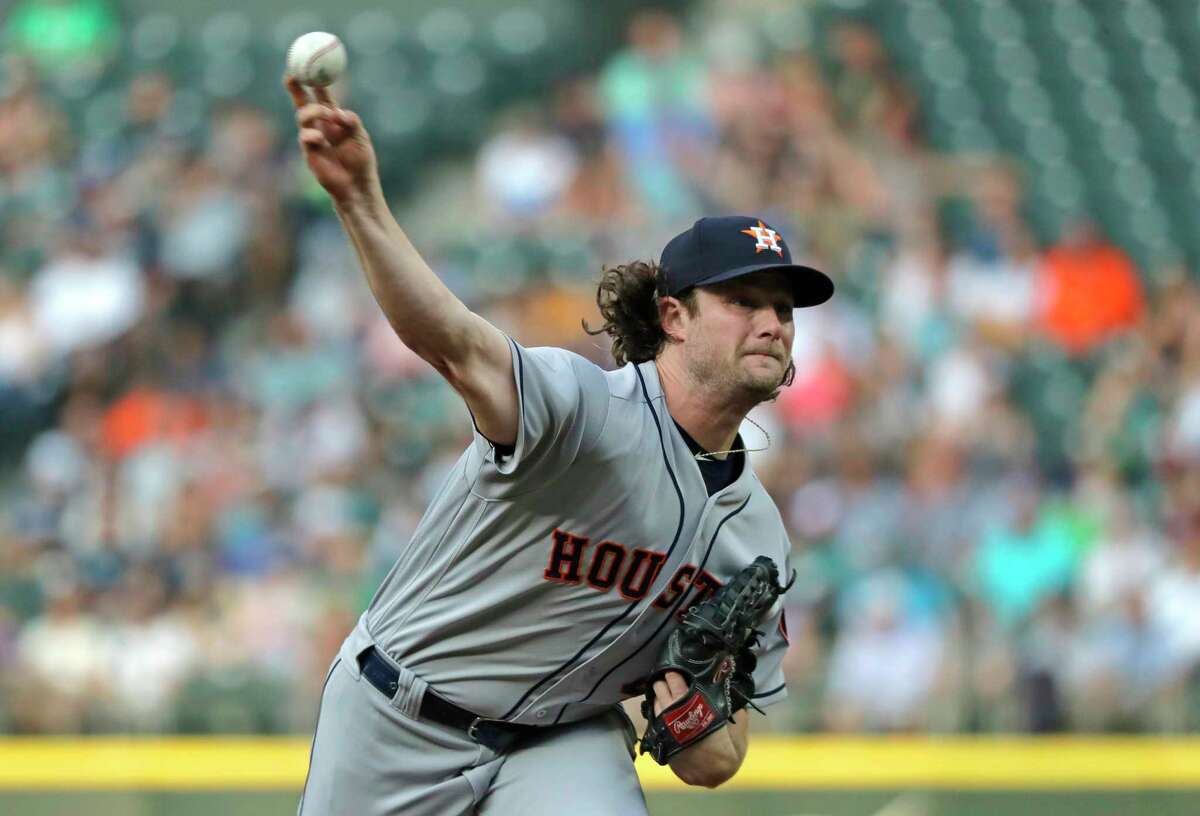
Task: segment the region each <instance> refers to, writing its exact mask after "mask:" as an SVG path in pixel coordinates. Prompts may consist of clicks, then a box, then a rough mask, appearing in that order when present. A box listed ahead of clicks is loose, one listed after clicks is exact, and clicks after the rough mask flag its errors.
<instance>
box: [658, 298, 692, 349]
mask: <svg viewBox="0 0 1200 816" xmlns="http://www.w3.org/2000/svg"><path fill="white" fill-rule="evenodd" d="M658 321H659V323H660V324H661V325H662V330H663V333H664V334H665V335H666V336H667V340H668V341H669V342H672V343H682V342H683V341H684V339H686V337H687V310H686V309H685V308H684V307H683V304H682V303H680V302H679V300H678V299H676V298H673V297H671V296H670V295H667V296H666V297H661V298H659V299H658Z"/></svg>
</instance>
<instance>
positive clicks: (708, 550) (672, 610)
mask: <svg viewBox="0 0 1200 816" xmlns="http://www.w3.org/2000/svg"><path fill="white" fill-rule="evenodd" d="M749 503H750V497H749V496H747V497H746V500H745V501H743V502H742V503H741V504H739V505H738V506H737V507H736V508H735V509H734V510H732V511H730V513H729V515H727V516H726V517H725V518H723V519H721V521H720V523H718V524H717V529H716V530H714V531H713V534H712V538H710V539H709V540H708V547H707V548H706V549H705V550H704V558H703V559H702V560H701V561H700V566H699V567H698V568H697V569H696V574H697V575H699V574H700V573H702V572H704V567H705V566H706V565H707V564H708V557H709V555H711V554H712V549H713V544H715V543H716V541H717V536H718V535H719V534H720V533H721V528H722V527H724V526H725V522H727V521H729V520H730V519H731V518H733V517H734V516H736V515H737V514H738V513H740V512H742V510H744V509H746V505H747V504H749ZM690 594H691V593H690V592H681V593H679V597H678V598H676V599H675V603H674V604H673V605H672V606H671V608H670V609H669V610H667V612H666V614H664V615H663V619H662V623H660V624H659V625H658V626H656V627H654V632H653V633H651V635H650V637H648V638H647V639H646V640H645V641H643V643H642V645H641V646H638V647H637V648H636V649H634V650H633V651H632V652H630V653H629V655H628V656H627V657H626V658H625V659H624V660H622V661H621V662H620V663H618V664H617V665H615V666H613V667H612V668H611V669H609V670H608V671H606V672H605V673H604V676H603V677H601V678H600V679H599V680H597V681H596V684H595V685H594V686H592V690H591V691H589V692H588V693H587V696H585V697H584V698H583V699H582V700H576V701H575V702H574V703H566V704H564V705H563V707H562V708H561V709H559V711H558V716H557V717H555V718H554V723H555V724H556V725H557V724H558V721H559V720H561V719H562V716H563V714H564V713H565V712H566V710H567V706H568V705H576V704H578V703H583V702H587V699H588V697H591V696H592V695H593V694H595V693H596V689H598V688H600V684H601V683H603V682H604V681H605V680H607V679H608V676H609V675H610V674H612V673H613V672H615V671H616V670H617V669H619V668H621V667H622V666H624V665H625V664H626V663H628V662H629V661H630V660H632V659H633V658H634V657H636V656H637V654H638V653H639V652H640V651H642V649H645V648H646V647H647V646H648V645H650V644H651V643H652V642H653V641H654V639H655V638H656V637H658V633H659V632H661V631H662V629H663V627H664V626H666V625H667V624H668V623H670V621H671V619H672V618H674V617H675V613H676V612H677V611H679V607H680V605H681V604H682V603H683V601H684V599H686V598H687V597H688V595H690ZM647 597H649V596H648V595H647Z"/></svg>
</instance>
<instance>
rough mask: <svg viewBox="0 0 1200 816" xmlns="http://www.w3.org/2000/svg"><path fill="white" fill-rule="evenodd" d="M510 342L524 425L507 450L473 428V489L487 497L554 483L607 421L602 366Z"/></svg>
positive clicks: (571, 355) (552, 350)
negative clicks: (474, 477)
mask: <svg viewBox="0 0 1200 816" xmlns="http://www.w3.org/2000/svg"><path fill="white" fill-rule="evenodd" d="M508 342H509V344H510V346H511V347H512V358H513V379H514V381H515V382H516V384H517V400H518V406H519V409H518V410H519V416H520V420H519V424H518V426H517V440H516V443H515V444H514V445H512V446H511V447H508V448H503V447H501V448H498V446H496V445H494V444H493V443H492V442H491V441H490V440H488V439H487V437H485V436H483V434H481V433H479V430H478V428H476V429H475V437H474V441H473V443H472V446H471V458H472V460H473V461H472V465H473V470H474V472H475V474H476V480H475V485H474V488H473V489H474V490H475V492H476V493H478V494H480V495H482V496H484V497H485V498H497V499H498V498H504V497H506V496H509V495H512V494H514V493H519V492H523V491H525V490H532V489H536V488H537V487H540V486H542V485H544V484H546V483H548V482H550V481H552V480H553V479H554V478H555V477H557V476H558V475H560V474H562V472H563V471H565V470H566V469H567V468H568V467H570V466H571V464H572V463H573V462H575V461H576V460H577V459H578V458H579V457H580V456H582V455H583V454H584V453H586V451H588V450H589V449H590V448H591V446H592V445H593V444H594V443H595V442H596V440H597V439H598V438H599V435H600V431H601V430H602V429H603V426H604V421H605V419H606V418H607V416H608V404H609V399H608V396H609V394H608V381H607V379H606V378H605V376H604V371H603V369H601V368H600V367H599V366H597V365H595V364H594V363H592V362H591V361H589V360H587V359H585V358H583V357H581V356H579V355H578V354H575V353H573V352H570V351H567V350H565V349H559V348H529V349H527V348H525V347H523V346H521V345H520V344H519V343H517V342H515V341H513V340H512V339H511V338H510V339H509V341H508Z"/></svg>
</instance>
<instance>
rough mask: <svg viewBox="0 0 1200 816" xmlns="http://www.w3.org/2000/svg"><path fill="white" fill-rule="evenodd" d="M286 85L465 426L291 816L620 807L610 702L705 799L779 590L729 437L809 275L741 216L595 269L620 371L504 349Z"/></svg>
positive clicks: (741, 741) (768, 699)
mask: <svg viewBox="0 0 1200 816" xmlns="http://www.w3.org/2000/svg"><path fill="white" fill-rule="evenodd" d="M287 89H288V92H289V93H290V95H291V97H292V100H293V102H294V103H295V107H296V121H297V124H298V127H299V141H300V145H301V148H302V150H303V152H304V156H305V159H306V161H307V163H308V167H309V169H310V170H311V171H312V173H313V175H314V176H315V177H316V179H317V181H319V182H320V184H321V185H322V186H323V187H324V188H325V190H326V191H328V193H329V195H330V196H331V198H332V200H333V203H334V205H335V208H336V211H337V214H338V217H339V218H340V219H341V222H342V225H343V227H344V228H345V230H346V233H347V234H348V235H349V237H350V240H351V241H352V243H353V245H354V247H355V250H356V251H357V254H358V257H359V260H360V262H361V264H362V267H363V269H364V270H365V272H366V276H367V280H368V281H369V283H370V286H371V289H372V291H373V292H374V294H375V297H376V299H377V300H378V302H379V305H380V307H381V308H382V309H383V312H384V313H385V314H386V315H387V318H388V320H389V321H390V323H391V325H392V327H393V328H394V329H395V331H396V334H397V335H399V337H400V339H401V340H402V341H403V342H404V343H405V344H407V345H408V346H409V347H410V348H411V349H412V350H413V351H415V352H416V353H417V354H419V355H420V356H421V357H423V358H424V359H425V360H427V361H428V362H429V363H430V364H431V365H433V366H434V368H436V369H437V371H438V372H439V373H440V374H441V375H442V376H443V377H445V379H446V381H447V382H448V383H449V384H450V385H451V386H452V387H453V388H454V389H455V391H457V392H458V394H460V395H461V396H462V399H463V400H464V401H465V403H466V405H467V407H468V408H469V409H470V412H471V416H472V417H473V419H474V425H475V428H474V440H473V442H472V444H470V445H469V446H468V447H467V449H466V450H465V451H463V453H462V456H461V457H460V458H459V460H458V462H457V464H456V465H455V466H454V468H453V469H452V471H451V472H450V474H449V475H448V477H447V478H446V480H445V482H444V484H443V485H442V486H441V488H440V490H439V492H438V493H437V495H436V497H435V498H434V500H433V501H432V503H431V504H430V505H429V508H428V509H427V511H426V513H425V515H424V517H423V518H422V520H421V522H420V525H419V526H418V528H417V530H416V532H415V534H414V535H413V538H412V541H411V542H410V543H409V545H408V546H407V548H406V549H405V551H404V553H403V555H401V556H400V558H399V559H398V560H397V562H396V564H395V566H394V567H393V568H392V570H391V572H390V573H389V574H388V576H387V578H386V579H385V580H384V581H383V584H382V585H381V586H380V588H379V590H378V592H377V594H376V595H375V597H374V599H373V600H372V601H371V604H370V606H369V607H368V609H367V610H366V612H364V613H363V615H362V617H361V619H360V620H359V622H358V624H357V626H356V627H355V629H354V630H353V631H352V632H351V633H350V635H349V636H348V637H347V639H346V641H345V643H344V644H343V646H342V648H341V651H340V653H339V654H338V656H337V658H336V659H335V660H334V662H333V665H332V666H331V667H330V670H329V675H328V677H327V679H326V681H325V688H324V691H323V693H322V698H321V707H320V711H319V715H318V721H317V727H316V733H315V735H314V738H313V745H312V755H311V758H310V764H309V772H308V777H307V780H306V782H305V787H304V793H303V796H302V798H301V801H300V807H299V813H300V814H301V816H327V815H329V814H338V816H342V815H343V814H353V815H354V816H384V815H385V814H387V815H388V816H392V814H406V815H407V816H413V815H414V814H415V815H416V816H423V815H425V814H428V815H429V816H453V814H474V813H479V814H488V815H489V816H490V815H491V814H521V815H522V816H527V815H528V814H550V813H561V812H563V811H564V810H566V809H569V810H570V812H571V813H572V814H574V816H588V815H590V814H595V815H596V816H600V814H605V815H606V816H607V815H609V814H639V813H642V814H644V813H646V805H645V800H644V797H643V795H642V791H641V787H640V785H639V784H638V779H637V775H636V773H635V771H634V764H633V758H634V757H635V755H636V747H635V746H636V743H637V738H636V734H635V733H634V729H633V726H632V724H631V722H630V720H629V718H628V717H627V716H626V715H625V713H624V711H623V709H622V707H621V703H622V701H624V700H627V699H631V698H642V702H641V711H642V713H643V714H644V716H645V719H646V720H647V724H646V726H645V731H644V733H643V734H642V736H641V740H640V749H641V751H643V752H645V753H649V754H650V755H651V756H652V757H653V758H654V759H655V760H656V761H658V762H660V763H662V764H667V765H669V766H670V767H671V769H672V770H673V771H674V773H675V774H676V775H677V776H678V777H679V778H680V779H682V780H683V781H684V782H686V783H688V784H691V785H701V786H706V787H715V786H717V785H720V784H721V783H723V782H724V781H726V780H728V779H729V778H730V777H732V776H733V775H734V773H736V772H737V770H738V767H739V766H740V765H741V762H742V759H743V757H744V756H745V754H746V746H747V741H748V739H749V731H750V710H751V709H761V708H762V707H764V706H767V705H771V704H773V703H776V702H778V701H780V700H782V699H783V698H784V696H785V694H786V691H785V688H784V681H783V674H782V671H781V668H780V665H781V661H782V658H783V653H784V650H785V648H786V632H785V629H784V626H783V621H782V608H781V607H782V602H781V601H780V595H781V593H782V592H783V590H784V589H785V588H786V582H787V576H788V575H789V574H790V568H789V563H788V562H789V551H790V545H789V542H788V539H787V535H786V533H785V531H784V527H783V524H782V521H781V519H780V516H779V512H778V510H777V509H776V508H775V506H774V504H773V503H772V502H771V500H770V498H769V497H768V496H767V493H766V491H765V490H764V489H763V486H762V484H761V483H760V482H759V481H758V479H757V478H756V477H755V475H754V471H753V469H752V468H751V466H750V463H749V461H748V460H747V458H746V456H745V449H744V447H743V445H742V442H741V440H740V438H739V436H738V428H739V426H740V424H741V422H742V420H743V418H744V417H745V416H746V413H747V412H748V411H749V410H750V409H751V408H753V407H754V406H755V405H757V404H758V403H760V402H762V401H764V400H769V399H771V398H772V397H773V396H774V395H775V394H776V393H777V392H778V391H779V388H780V387H781V386H782V385H783V384H784V383H786V382H787V381H788V379H789V377H790V375H791V372H792V366H791V346H792V340H793V335H794V326H793V322H792V321H793V312H794V309H795V308H796V307H803V306H814V305H817V304H819V303H822V302H824V301H826V300H828V299H829V298H830V297H831V295H832V294H833V284H832V282H831V281H830V279H829V278H828V277H826V276H825V275H824V274H822V273H821V272H818V271H817V270H815V269H811V268H809V267H806V266H800V265H797V264H794V263H792V259H791V254H790V252H789V250H788V247H787V244H786V243H785V242H784V240H783V238H782V236H780V234H779V233H778V232H777V231H775V230H774V229H772V228H771V227H770V226H768V225H767V224H765V223H763V222H762V221H761V220H759V219H757V218H747V217H741V216H729V217H720V218H703V219H701V220H699V221H697V222H696V223H695V224H694V225H693V226H692V227H691V228H690V229H688V230H687V231H685V232H683V233H682V234H680V235H679V236H677V237H676V238H674V239H673V240H672V241H671V242H670V243H669V244H667V246H666V248H665V249H664V250H663V251H662V254H661V258H660V262H659V263H657V264H655V263H649V262H635V263H630V264H627V265H624V266H618V267H614V268H610V269H606V270H605V271H604V273H603V276H602V279H601V282H600V285H599V291H598V295H597V299H598V303H599V307H600V313H601V315H602V316H603V318H604V323H603V326H601V327H600V329H598V330H597V331H603V332H605V333H607V334H608V335H609V336H610V337H611V339H612V350H613V356H614V358H615V360H616V361H617V363H618V364H619V365H620V366H621V367H620V368H618V369H616V370H615V371H605V370H603V369H601V368H599V367H597V366H595V365H594V364H592V363H590V362H589V361H587V360H585V359H583V358H582V357H579V356H577V355H575V354H572V353H570V352H567V351H565V350H562V349H554V348H525V347H523V346H521V345H520V344H519V343H518V342H516V341H515V340H514V339H512V338H509V337H506V336H505V335H504V334H503V333H501V332H500V331H499V330H498V329H497V328H496V327H494V326H492V325H491V324H489V323H488V322H487V321H486V320H484V319H483V318H481V317H480V316H479V315H477V314H474V313H472V312H471V311H470V310H469V309H467V307H466V306H465V305H464V304H463V303H462V302H461V301H459V300H458V299H457V298H456V297H455V296H454V295H453V294H452V293H451V292H450V290H449V289H447V288H446V286H445V285H443V283H442V282H441V281H440V280H439V279H438V278H437V276H436V275H435V274H434V273H433V272H432V271H431V270H430V268H429V267H428V266H427V265H426V264H425V262H424V261H423V260H422V259H421V256H420V255H419V254H418V253H417V252H416V250H415V249H414V248H413V246H412V244H411V243H410V242H409V240H408V238H407V237H405V235H404V233H403V232H402V231H401V229H400V227H399V226H398V225H397V224H396V222H395V220H394V219H393V218H392V216H391V214H390V212H389V209H388V206H387V204H386V202H385V200H384V195H383V191H382V189H381V186H380V181H379V177H378V173H377V170H376V162H375V154H374V151H373V149H372V146H371V141H370V138H369V136H368V134H367V131H366V130H365V129H364V127H363V124H362V122H361V121H360V119H359V118H358V117H357V116H356V115H355V114H354V113H352V112H350V111H348V110H345V109H342V108H340V107H338V106H337V104H336V103H335V102H334V100H333V99H332V98H331V97H330V96H329V94H328V92H327V91H326V90H323V89H318V90H316V91H308V90H306V89H305V88H303V87H302V86H300V85H298V84H296V83H295V82H294V81H287ZM309 93H314V94H315V96H314V97H312V98H310V97H309V96H308V94H309ZM568 790H569V791H572V794H571V796H570V797H569V799H568V798H567V791H568Z"/></svg>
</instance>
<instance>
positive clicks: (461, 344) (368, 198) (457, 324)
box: [335, 182, 496, 369]
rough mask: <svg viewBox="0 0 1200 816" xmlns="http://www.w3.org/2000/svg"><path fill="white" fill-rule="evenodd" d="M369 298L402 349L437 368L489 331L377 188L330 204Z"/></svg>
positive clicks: (458, 356)
mask: <svg viewBox="0 0 1200 816" xmlns="http://www.w3.org/2000/svg"><path fill="white" fill-rule="evenodd" d="M335 210H336V212H337V214H338V218H339V219H340V220H341V222H342V226H343V227H344V228H345V230H346V233H347V235H348V236H349V237H350V241H351V243H352V244H353V246H354V250H355V253H356V254H357V255H358V259H359V262H360V263H361V264H362V267H363V271H364V272H365V273H366V277H367V283H368V284H369V285H370V287H371V291H372V293H373V294H374V295H375V300H376V301H377V302H378V303H379V306H380V308H381V309H382V310H383V313H384V315H385V316H386V317H387V319H388V322H389V323H390V324H391V326H392V328H393V329H394V330H395V332H396V334H397V335H398V336H399V337H400V339H401V340H402V341H403V342H404V344H405V345H406V346H408V347H409V348H411V349H412V350H413V351H414V352H416V353H417V354H418V355H420V356H421V357H422V358H423V359H425V360H427V361H428V362H430V363H432V364H433V365H434V366H436V367H438V368H439V369H441V368H444V367H446V366H448V365H450V364H452V363H454V362H456V361H458V360H461V359H462V358H464V357H466V356H468V355H469V354H470V353H471V350H472V348H473V347H477V346H478V345H480V344H481V341H480V340H479V337H478V336H479V334H480V333H482V332H484V331H486V330H488V329H491V330H492V331H496V330H495V329H493V328H492V327H491V326H490V325H489V324H487V323H486V322H485V321H483V320H482V319H481V318H479V317H478V316H476V315H475V314H474V313H472V312H471V311H470V310H469V309H468V308H467V307H466V305H465V304H463V302H462V301H461V300H459V299H458V297H457V296H455V294H454V293H453V292H451V291H450V290H449V289H448V288H447V287H446V285H445V284H444V283H442V281H441V279H440V278H438V276H437V275H436V274H434V272H433V270H432V269H430V268H429V265H428V264H427V263H425V260H424V259H423V258H422V257H421V255H420V253H418V252H417V250H416V248H415V247H414V246H413V245H412V242H411V241H409V239H408V236H407V235H405V234H404V230H402V229H401V228H400V225H399V224H397V223H396V219H395V218H393V217H392V213H391V210H390V209H389V208H388V205H387V201H386V199H385V198H384V196H383V191H382V189H381V188H380V186H379V184H378V183H377V182H376V183H373V184H372V185H371V187H370V189H368V190H366V191H363V192H361V193H358V194H356V195H354V196H351V197H347V198H346V199H344V200H341V201H337V202H335Z"/></svg>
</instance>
